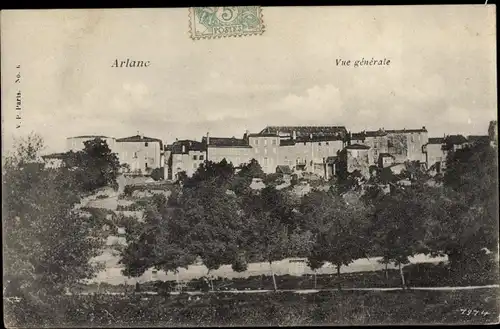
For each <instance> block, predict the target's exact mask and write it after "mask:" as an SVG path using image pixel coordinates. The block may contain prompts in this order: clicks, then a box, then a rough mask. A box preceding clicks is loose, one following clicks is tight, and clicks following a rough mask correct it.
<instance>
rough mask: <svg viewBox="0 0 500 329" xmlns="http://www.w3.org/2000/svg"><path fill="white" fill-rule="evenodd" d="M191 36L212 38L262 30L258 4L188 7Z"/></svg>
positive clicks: (258, 32) (250, 33) (255, 33)
mask: <svg viewBox="0 0 500 329" xmlns="http://www.w3.org/2000/svg"><path fill="white" fill-rule="evenodd" d="M189 27H190V31H191V38H192V39H195V40H199V39H212V38H224V37H240V36H246V35H259V34H262V33H263V32H264V23H263V21H262V9H261V8H260V6H246V7H195V8H190V9H189Z"/></svg>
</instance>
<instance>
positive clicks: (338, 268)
mask: <svg viewBox="0 0 500 329" xmlns="http://www.w3.org/2000/svg"><path fill="white" fill-rule="evenodd" d="M341 266H342V265H338V264H337V280H338V282H337V289H338V290H342V284H341V283H340V267H341Z"/></svg>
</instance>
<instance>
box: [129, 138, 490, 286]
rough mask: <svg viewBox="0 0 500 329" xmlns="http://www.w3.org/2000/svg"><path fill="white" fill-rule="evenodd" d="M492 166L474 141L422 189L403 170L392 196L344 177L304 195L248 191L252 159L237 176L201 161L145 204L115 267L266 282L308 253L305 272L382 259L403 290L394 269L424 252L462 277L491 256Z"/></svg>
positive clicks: (254, 173)
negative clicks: (264, 274) (260, 269)
mask: <svg viewBox="0 0 500 329" xmlns="http://www.w3.org/2000/svg"><path fill="white" fill-rule="evenodd" d="M496 161H497V160H496V152H495V150H494V149H493V148H491V147H490V146H488V145H477V146H474V147H471V148H466V149H463V150H458V151H456V152H455V153H450V155H449V159H448V164H447V166H448V168H449V170H448V171H447V172H446V174H445V176H444V177H443V178H442V180H443V183H444V184H439V182H437V183H438V184H433V185H431V184H428V182H429V181H430V180H431V177H429V176H427V175H426V173H425V172H423V171H420V170H419V169H418V167H415V166H413V167H412V166H409V169H407V172H406V173H404V175H406V176H408V177H409V178H411V180H412V185H411V186H405V187H401V186H397V185H395V184H392V188H391V192H390V193H384V192H383V190H382V188H381V187H380V185H377V184H365V185H364V186H363V188H360V187H359V186H358V185H356V184H352V179H349V178H348V179H345V180H343V181H337V182H336V183H335V185H334V186H332V188H330V190H329V191H320V190H313V191H312V192H311V193H309V194H307V195H306V196H304V197H302V198H297V197H295V196H294V195H293V194H292V193H290V191H289V190H287V189H282V190H278V189H276V184H272V180H268V181H267V183H268V184H267V186H266V187H265V188H264V189H262V190H260V191H258V190H253V189H252V188H251V187H250V185H251V183H252V179H253V178H257V177H259V178H265V177H266V175H264V173H263V172H262V169H261V168H260V165H259V164H258V163H257V162H256V161H255V160H252V161H251V162H250V163H249V164H247V165H245V166H243V167H242V168H241V169H240V170H239V171H238V172H236V171H235V168H233V167H232V165H231V164H230V163H227V162H226V161H225V160H223V161H221V162H220V163H212V162H206V163H205V164H203V165H201V166H200V167H199V169H198V170H197V172H196V173H195V174H194V175H193V176H192V177H191V178H188V177H184V178H183V184H182V188H181V189H180V190H179V191H178V193H173V195H172V196H171V197H170V198H169V199H168V200H166V199H163V200H161V197H158V199H157V200H156V202H155V203H154V205H151V206H150V207H149V208H148V210H147V214H146V224H145V225H144V226H143V227H139V228H136V229H135V230H134V234H131V236H129V238H130V244H129V246H128V247H127V248H126V249H125V251H124V253H123V258H122V263H123V264H124V265H125V266H126V269H125V273H126V274H127V275H130V276H139V275H141V274H142V273H143V272H144V271H145V270H146V269H148V268H150V267H154V268H156V269H159V270H165V271H173V272H176V271H177V270H178V269H179V268H180V267H187V266H189V265H191V264H193V262H194V260H195V259H201V261H202V262H203V264H204V265H205V266H206V267H207V268H208V271H209V272H210V271H213V270H216V269H218V268H219V267H220V266H222V265H225V264H231V265H232V268H233V270H235V271H244V270H246V268H247V264H248V263H250V262H256V261H267V262H268V263H269V265H270V270H271V273H272V275H273V279H274V272H273V269H272V265H273V263H274V262H275V261H278V260H282V259H284V258H287V257H306V258H307V259H308V265H309V266H310V267H311V268H312V269H313V270H316V269H319V268H321V267H322V266H323V265H324V264H325V263H326V262H329V263H331V264H333V265H334V266H336V268H337V273H338V274H339V275H340V270H341V267H342V266H344V265H349V264H350V263H351V262H353V261H354V260H356V259H359V258H362V257H369V256H382V257H383V262H385V263H395V264H396V265H399V268H400V271H401V278H402V283H403V285H404V276H403V273H402V269H401V265H402V264H406V263H408V262H409V257H411V256H413V255H415V254H419V253H424V254H428V255H432V256H437V255H441V256H443V255H447V256H448V258H449V260H450V264H451V266H452V268H453V269H454V270H456V271H465V270H468V269H470V268H472V267H471V266H477V262H481V261H482V259H484V258H485V252H484V248H487V249H488V250H490V251H494V252H496V251H497V245H498V238H497V233H498V221H497V218H498V217H497V215H498V208H497V207H498V192H497V182H498V179H497V162H496ZM434 180H436V178H435V179H434ZM437 180H439V179H437ZM388 181H389V182H390V181H391V179H388ZM346 191H347V192H346ZM274 282H275V281H274ZM275 288H276V289H277V287H276V284H275Z"/></svg>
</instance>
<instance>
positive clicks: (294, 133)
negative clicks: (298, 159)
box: [292, 130, 297, 140]
mask: <svg viewBox="0 0 500 329" xmlns="http://www.w3.org/2000/svg"><path fill="white" fill-rule="evenodd" d="M292 139H293V140H296V139H297V132H296V131H295V130H294V131H293V132H292Z"/></svg>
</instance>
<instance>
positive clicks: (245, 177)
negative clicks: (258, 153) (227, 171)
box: [231, 159, 265, 195]
mask: <svg viewBox="0 0 500 329" xmlns="http://www.w3.org/2000/svg"><path fill="white" fill-rule="evenodd" d="M264 177H265V174H264V172H263V171H262V167H261V166H260V164H259V163H258V162H257V160H255V159H252V160H250V162H249V163H247V164H245V165H243V166H242V167H241V169H240V171H239V172H238V173H237V174H236V176H235V177H234V179H233V183H232V187H231V189H232V190H233V191H234V192H235V193H236V194H237V195H243V194H247V193H249V192H250V190H251V188H250V185H251V184H252V180H253V179H254V178H264Z"/></svg>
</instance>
